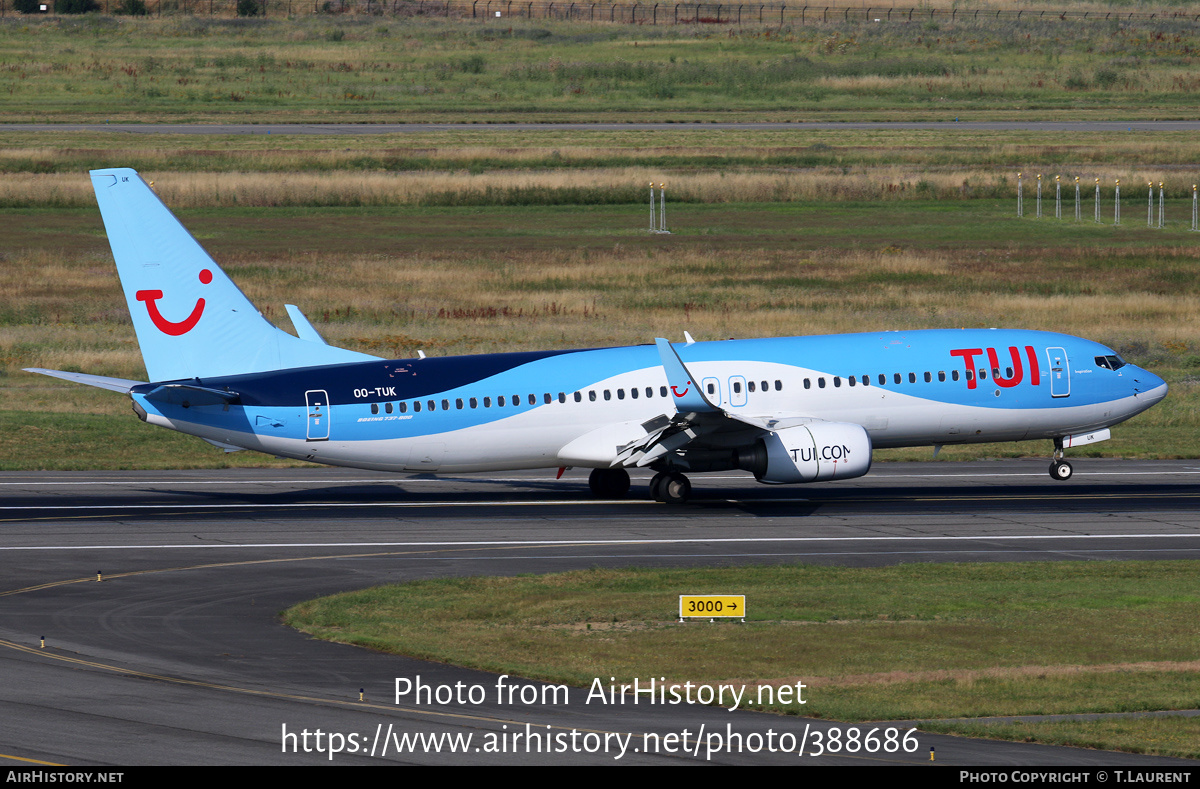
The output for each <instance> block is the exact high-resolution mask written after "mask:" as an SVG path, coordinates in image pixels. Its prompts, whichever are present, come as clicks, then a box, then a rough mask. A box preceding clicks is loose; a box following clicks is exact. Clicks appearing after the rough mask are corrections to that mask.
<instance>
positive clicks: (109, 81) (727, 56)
mask: <svg viewBox="0 0 1200 789" xmlns="http://www.w3.org/2000/svg"><path fill="white" fill-rule="evenodd" d="M1196 36H1197V32H1196V30H1195V29H1194V28H1193V27H1191V26H1189V25H1187V24H1176V23H1171V22H1164V21H1162V20H1157V21H1152V22H1151V21H1148V22H1139V23H1132V24H1119V23H1114V22H1103V21H1086V22H1085V21H1075V22H1071V23H1069V24H1064V23H1061V22H1059V21H1057V20H1056V21H1054V22H1037V21H1031V20H1030V21H1015V20H1002V21H983V20H980V21H957V22H953V23H951V22H946V23H937V24H925V25H920V26H918V25H908V24H891V25H871V24H844V23H837V24H834V23H829V24H819V25H806V26H792V25H787V26H785V27H783V28H782V29H779V28H777V27H770V26H767V27H758V26H747V27H742V28H722V29H720V30H715V29H712V28H711V27H710V26H703V25H702V26H698V27H683V26H681V27H647V26H641V25H608V24H603V25H595V24H586V23H566V22H554V21H547V20H532V21H527V20H520V19H510V20H507V21H506V22H505V24H504V25H495V24H485V23H479V22H471V21H467V20H445V19H422V18H413V19H405V20H403V21H400V20H386V19H369V18H363V19H350V18H345V17H341V18H336V19H324V18H315V17H309V18H303V19H274V18H272V19H257V20H236V21H235V20H222V19H208V18H204V17H168V18H156V19H144V18H143V19H137V18H117V17H105V16H95V15H90V16H87V17H83V18H48V19H47V18H20V17H16V16H12V17H7V18H3V19H0V64H3V69H4V73H5V77H6V79H5V84H6V91H7V95H6V96H5V110H4V114H5V119H6V120H9V121H45V120H52V121H68V120H69V121H82V120H98V121H105V120H111V121H130V120H134V121H145V120H163V119H172V120H186V121H213V120H234V119H236V120H239V121H241V120H243V119H246V118H252V119H253V120H254V121H255V122H268V121H276V122H278V121H285V120H286V121H306V120H308V121H329V120H344V121H354V122H362V121H365V122H378V121H383V120H390V121H397V120H410V121H411V120H438V121H445V120H468V121H470V120H475V121H510V120H523V119H527V118H529V117H531V116H532V115H536V116H537V117H539V118H540V119H542V120H580V119H630V120H678V121H688V120H699V119H709V118H712V117H714V116H723V117H728V118H744V119H753V120H765V119H777V120H797V119H804V118H812V117H820V118H848V117H855V118H858V119H862V118H868V117H869V118H876V119H882V118H892V119H912V118H926V119H938V120H947V121H949V120H952V119H953V118H955V117H961V116H967V117H972V118H979V117H1009V118H1017V117H1024V116H1026V115H1028V113H1030V112H1036V113H1038V115H1039V117H1041V118H1042V119H1048V118H1066V117H1071V118H1084V117H1094V118H1103V119H1105V120H1111V119H1112V118H1115V117H1119V118H1155V117H1157V118H1164V117H1191V110H1192V104H1193V102H1192V98H1193V96H1194V93H1195V90H1196V78H1195V76H1194V70H1195V59H1196V53H1197V51H1198V47H1197V38H1196ZM1134 53H1136V54H1134Z"/></svg>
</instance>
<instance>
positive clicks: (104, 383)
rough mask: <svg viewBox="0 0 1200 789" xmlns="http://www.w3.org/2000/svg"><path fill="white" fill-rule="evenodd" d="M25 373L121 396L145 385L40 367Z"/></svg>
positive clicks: (124, 379) (140, 382) (122, 379)
mask: <svg viewBox="0 0 1200 789" xmlns="http://www.w3.org/2000/svg"><path fill="white" fill-rule="evenodd" d="M25 372H27V373H41V374H42V375H49V376H53V377H54V378H62V379H64V380H67V381H74V382H75V383H77V384H87V385H88V386H95V387H97V388H99V389H108V390H109V391H112V392H120V393H121V394H129V391H130V390H131V389H133V387H135V386H139V385H141V384H143V383H145V381H130V380H128V379H126V378H109V377H107V376H103V375H88V374H87V373H69V372H67V371H65V370H46V369H43V368H41V367H26V368H25Z"/></svg>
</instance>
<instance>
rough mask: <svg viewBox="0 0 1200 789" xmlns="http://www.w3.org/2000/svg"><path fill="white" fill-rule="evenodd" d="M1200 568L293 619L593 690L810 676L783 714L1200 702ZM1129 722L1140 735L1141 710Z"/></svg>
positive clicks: (798, 583) (853, 572)
mask: <svg viewBox="0 0 1200 789" xmlns="http://www.w3.org/2000/svg"><path fill="white" fill-rule="evenodd" d="M1197 579H1198V576H1197V575H1196V573H1195V563H1194V562H1119V563H1116V562H1114V563H1107V562H1089V563H1070V562H1067V563H994V564H962V565H924V564H918V565H902V566H897V567H888V568H869V569H862V568H837V567H813V566H803V565H800V566H783V567H752V568H722V569H711V568H710V569H686V570H652V569H628V570H605V569H594V570H587V571H575V572H568V573H558V574H553V575H547V576H520V577H517V578H467V579H443V580H437V581H422V582H415V583H408V584H400V585H394V586H387V587H377V588H374V589H368V590H363V591H359V592H349V593H345V594H342V595H336V596H333V597H329V598H323V599H321V600H317V601H311V602H308V603H303V604H300V605H298V606H295V607H293V608H291V609H289V610H288V611H287V612H285V614H284V619H285V621H286V622H287V623H288V624H290V625H292V626H294V627H298V628H300V629H302V630H304V631H305V632H307V633H310V634H313V635H316V636H318V637H320V638H326V639H330V640H335V641H340V642H344V643H351V644H357V645H360V646H367V647H370V648H372V649H379V650H383V651H388V652H396V653H400V654H405V655H411V656H414V657H420V658H423V659H430V660H438V661H444V662H449V663H453V664H456V665H464V666H471V667H475V668H480V669H484V670H488V671H495V672H501V673H510V674H514V675H517V676H524V677H530V678H537V679H544V680H548V681H554V682H564V683H568V684H573V685H576V686H580V687H587V686H589V685H590V684H591V682H592V680H593V678H595V677H601V678H603V681H604V682H605V683H607V682H608V677H610V676H611V677H616V681H617V682H629V681H631V680H632V679H633V678H635V677H637V678H641V679H642V680H643V681H645V680H646V679H648V678H650V677H655V678H658V677H666V679H667V680H668V681H675V682H685V681H691V682H697V683H700V682H703V683H732V684H735V685H742V684H745V685H748V686H753V685H758V684H792V685H794V684H795V683H796V682H797V681H803V682H804V683H805V684H806V685H807V686H808V689H807V691H806V695H805V698H806V701H807V703H806V704H804V705H798V704H792V705H786V706H785V707H781V708H777V709H775V710H774V711H777V712H784V713H787V714H801V715H806V716H817V717H827V718H833V719H838V720H846V721H872V720H907V719H918V718H933V719H940V718H976V717H984V716H1011V715H1046V714H1071V713H1097V712H1099V713H1103V712H1134V711H1144V710H1171V709H1194V708H1195V707H1197V706H1198V705H1200V674H1198V673H1197V671H1196V668H1197V666H1198V665H1200V664H1198V663H1197V659H1198V658H1200V654H1198V652H1197V644H1196V640H1195V628H1194V626H1193V622H1194V614H1195V611H1196V610H1197V605H1198V604H1200V581H1198V580H1197ZM682 593H696V594H699V593H739V594H741V593H744V594H746V595H747V614H748V616H747V621H746V623H745V624H735V623H718V624H708V623H688V624H676V623H675V622H674V621H673V620H674V617H675V615H676V612H677V596H678V595H679V594H682ZM939 725H943V724H939ZM944 725H950V724H944ZM1122 725H1123V726H1125V727H1126V728H1131V729H1132V730H1133V732H1134V734H1133V735H1132V736H1133V738H1134V739H1136V737H1137V731H1138V727H1139V724H1137V723H1124V724H1122ZM1154 725H1155V726H1158V727H1164V728H1167V729H1178V728H1179V727H1180V726H1182V727H1184V728H1183V729H1182V731H1183V732H1185V734H1184V735H1183V736H1180V737H1177V738H1176V740H1175V743H1174V744H1173V745H1171V746H1169V747H1166V748H1165V750H1161V751H1160V750H1156V748H1157V746H1154V745H1153V744H1148V743H1146V742H1143V743H1142V745H1141V746H1140V747H1143V748H1145V749H1146V750H1147V752H1164V753H1167V752H1169V753H1176V754H1180V755H1188V756H1191V757H1200V749H1198V748H1197V747H1196V741H1195V740H1192V741H1190V742H1186V732H1190V731H1193V730H1194V723H1190V722H1176V721H1173V720H1172V721H1158V722H1156V723H1155V724H1154ZM1088 728H1089V725H1087V724H1081V725H1079V726H1078V727H1076V732H1078V731H1082V730H1086V729H1088ZM972 731H983V732H992V731H994V730H993V729H992V727H990V726H989V727H982V728H981V727H980V726H976V727H975V728H974V729H972ZM995 731H996V734H997V736H1010V735H1011V732H1009V731H1008V730H995ZM1081 737H1082V735H1080V734H1078V733H1072V734H1070V735H1069V736H1068V738H1067V739H1068V741H1072V742H1078V738H1081ZM1106 742H1108V740H1106ZM1106 747H1107V746H1106ZM1122 747H1124V746H1122ZM1129 747H1132V746H1129Z"/></svg>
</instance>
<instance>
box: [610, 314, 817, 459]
mask: <svg viewBox="0 0 1200 789" xmlns="http://www.w3.org/2000/svg"><path fill="white" fill-rule="evenodd" d="M654 343H655V345H656V346H657V347H658V352H659V355H660V357H661V358H662V362H663V369H664V370H665V371H666V374H667V384H668V386H670V388H671V393H672V394H673V395H674V397H675V407H676V409H677V411H676V413H675V415H674V416H667V415H665V414H664V415H662V416H660V417H658V418H657V419H654V420H651V421H650V422H647V423H645V424H643V425H642V427H643V428H644V429H645V431H646V433H645V435H643V436H640V437H639V438H637V439H635V440H633V441H631V442H629V443H628V444H625V445H624V446H622V447H620V448H619V449H618V450H617V456H616V458H615V459H614V460H613V462H612V465H613V466H614V467H615V466H626V467H638V468H644V467H646V466H649V465H651V464H653V463H654V462H655V461H657V460H659V459H660V458H662V457H663V456H665V455H667V454H669V453H672V452H675V453H687V452H688V451H704V450H719V449H722V448H729V447H734V446H739V445H743V446H744V445H746V444H750V443H753V441H754V440H755V439H756V438H758V437H759V436H760V435H762V434H763V433H770V432H772V431H775V430H783V429H785V428H788V427H794V426H796V425H801V424H806V423H809V422H817V421H822V420H819V419H817V418H815V417H813V416H811V415H809V414H802V413H786V414H771V415H768V416H759V415H748V414H735V413H732V412H730V411H727V410H725V409H723V408H721V407H720V406H718V405H715V404H714V403H713V402H712V401H710V400H709V399H708V397H707V396H706V395H705V394H704V391H703V389H702V388H701V387H700V385H699V384H697V383H696V378H695V377H694V376H693V375H692V374H691V372H690V371H689V370H688V369H687V366H686V365H685V364H684V363H683V360H682V359H680V358H679V354H678V353H677V352H676V351H675V349H674V348H673V347H672V346H671V343H670V342H668V341H667V340H665V339H663V338H661V337H659V338H656V339H655V341H654Z"/></svg>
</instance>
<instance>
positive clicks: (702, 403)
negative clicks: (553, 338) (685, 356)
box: [654, 337, 721, 412]
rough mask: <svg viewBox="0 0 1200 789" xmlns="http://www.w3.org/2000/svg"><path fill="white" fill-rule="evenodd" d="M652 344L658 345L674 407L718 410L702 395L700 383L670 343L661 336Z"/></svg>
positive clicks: (693, 409)
mask: <svg viewBox="0 0 1200 789" xmlns="http://www.w3.org/2000/svg"><path fill="white" fill-rule="evenodd" d="M654 344H655V345H656V346H658V355H659V356H660V357H662V364H663V370H665V371H666V373H667V385H668V386H670V387H671V395H672V396H673V398H674V402H675V408H676V409H678V410H679V411H681V412H685V411H696V412H702V411H720V410H721V409H720V408H717V407H716V406H715V405H713V404H712V403H710V402H709V401H708V398H707V397H705V396H704V392H703V391H702V390H701V388H700V383H699V382H698V381H697V380H696V379H695V377H693V376H692V374H691V373H690V372H688V369H687V367H685V366H684V364H683V360H682V359H680V358H679V354H678V353H677V352H676V351H675V349H674V348H673V347H671V343H670V342H668V341H667V340H665V339H663V338H662V337H656V338H655V339H654Z"/></svg>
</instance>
